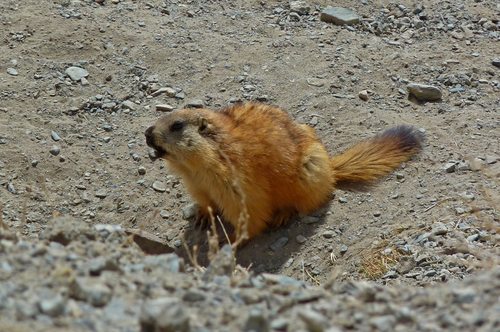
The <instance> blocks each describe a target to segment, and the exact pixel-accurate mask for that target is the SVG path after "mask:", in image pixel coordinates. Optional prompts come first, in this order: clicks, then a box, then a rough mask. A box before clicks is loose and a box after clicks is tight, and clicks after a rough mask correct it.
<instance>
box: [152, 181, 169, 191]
mask: <svg viewBox="0 0 500 332" xmlns="http://www.w3.org/2000/svg"><path fill="white" fill-rule="evenodd" d="M153 189H154V190H156V191H159V192H165V191H166V190H167V186H166V185H165V184H164V183H163V182H161V181H155V182H153Z"/></svg>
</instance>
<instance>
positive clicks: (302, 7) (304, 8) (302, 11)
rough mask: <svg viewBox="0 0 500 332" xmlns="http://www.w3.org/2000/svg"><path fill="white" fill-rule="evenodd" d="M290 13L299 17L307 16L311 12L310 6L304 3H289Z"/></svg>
mask: <svg viewBox="0 0 500 332" xmlns="http://www.w3.org/2000/svg"><path fill="white" fill-rule="evenodd" d="M290 11H291V12H294V13H297V14H299V15H307V14H309V11H311V6H309V5H308V4H307V3H306V2H304V1H290Z"/></svg>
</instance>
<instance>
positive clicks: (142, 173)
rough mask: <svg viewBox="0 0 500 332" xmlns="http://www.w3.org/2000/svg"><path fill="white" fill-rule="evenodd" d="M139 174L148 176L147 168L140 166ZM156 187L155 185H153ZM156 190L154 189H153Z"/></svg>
mask: <svg viewBox="0 0 500 332" xmlns="http://www.w3.org/2000/svg"><path fill="white" fill-rule="evenodd" d="M137 173H139V175H144V174H146V167H144V166H139V168H138V169H137ZM153 185H154V184H153ZM153 188H154V187H153Z"/></svg>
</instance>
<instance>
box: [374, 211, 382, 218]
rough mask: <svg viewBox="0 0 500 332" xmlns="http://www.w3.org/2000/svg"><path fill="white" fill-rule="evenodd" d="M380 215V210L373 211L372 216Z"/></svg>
mask: <svg viewBox="0 0 500 332" xmlns="http://www.w3.org/2000/svg"><path fill="white" fill-rule="evenodd" d="M381 215H382V212H380V211H373V216H374V217H380V216H381Z"/></svg>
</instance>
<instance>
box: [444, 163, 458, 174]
mask: <svg viewBox="0 0 500 332" xmlns="http://www.w3.org/2000/svg"><path fill="white" fill-rule="evenodd" d="M456 165H457V164H456V163H447V164H446V165H444V167H443V169H444V170H445V171H446V173H453V172H455V166H456Z"/></svg>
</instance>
